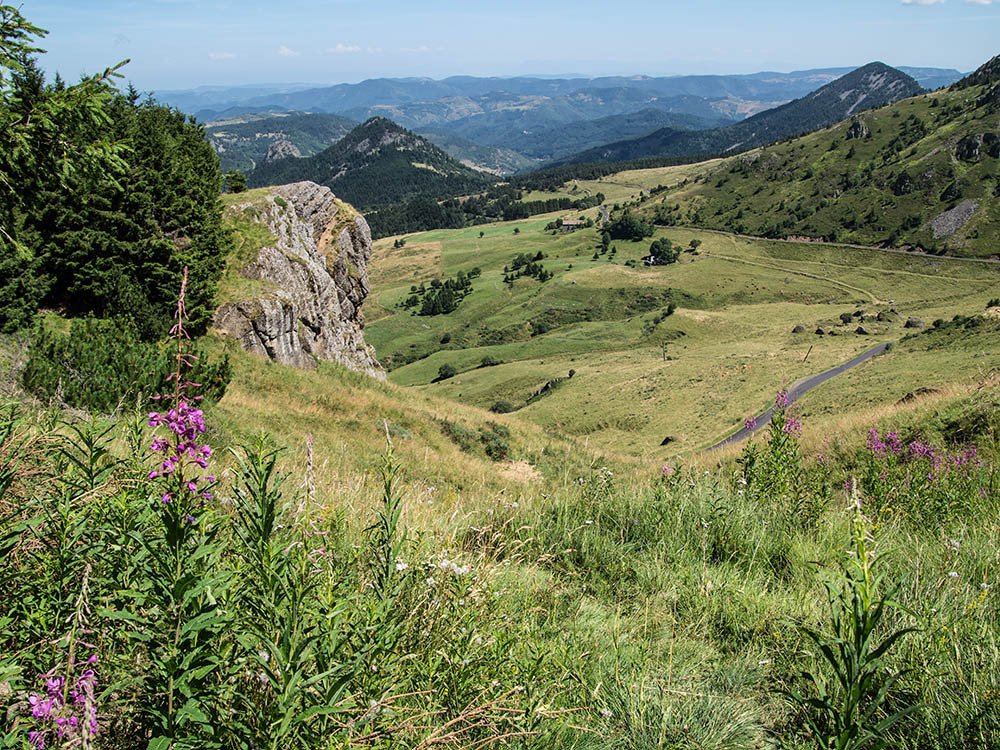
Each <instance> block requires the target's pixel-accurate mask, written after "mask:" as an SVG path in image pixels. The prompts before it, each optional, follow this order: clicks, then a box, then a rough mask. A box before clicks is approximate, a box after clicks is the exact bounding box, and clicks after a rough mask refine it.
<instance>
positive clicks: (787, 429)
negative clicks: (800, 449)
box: [781, 417, 802, 437]
mask: <svg viewBox="0 0 1000 750" xmlns="http://www.w3.org/2000/svg"><path fill="white" fill-rule="evenodd" d="M781 431H782V432H784V433H785V434H786V435H793V436H794V437H802V423H801V422H800V421H799V420H798V419H796V418H795V417H791V418H790V419H789V420H788V421H787V422H785V424H784V426H782V428H781Z"/></svg>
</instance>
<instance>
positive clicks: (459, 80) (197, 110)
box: [156, 66, 962, 120]
mask: <svg viewBox="0 0 1000 750" xmlns="http://www.w3.org/2000/svg"><path fill="white" fill-rule="evenodd" d="M853 69H854V68H853V67H839V68H822V69H813V70H800V71H791V72H787V73H782V72H774V71H762V72H758V73H749V74H738V75H681V76H658V77H657V76H645V75H636V76H602V77H595V78H585V77H578V78H537V77H532V76H515V77H476V76H452V77H449V78H445V79H442V80H433V79H430V78H375V79H368V80H365V81H361V82H359V83H343V84H337V85H334V86H321V85H317V84H311V85H310V84H302V83H291V84H271V85H268V84H251V85H246V86H231V87H225V86H201V87H198V88H195V89H186V90H164V91H159V92H156V95H157V97H158V98H159V99H160V100H161V101H163V102H165V103H167V104H170V105H172V106H175V107H177V108H178V109H181V110H183V111H185V112H190V113H193V114H196V115H197V116H198V118H199V119H201V120H211V119H217V117H218V115H219V114H220V113H221V112H222V111H224V110H227V109H229V110H232V109H233V108H241V109H242V110H243V111H254V110H257V111H262V110H266V109H268V108H276V109H278V110H282V111H287V110H292V109H297V110H304V111H326V112H335V113H343V112H345V111H347V110H350V109H354V108H367V107H373V106H376V105H398V104H403V103H408V102H430V101H435V100H437V99H441V98H444V97H455V96H458V97H478V96H485V95H488V94H492V93H494V92H508V93H510V94H514V95H525V96H546V97H558V96H565V95H569V94H572V93H575V92H577V91H580V90H583V89H594V88H634V89H640V90H654V91H656V92H657V93H659V94H660V95H661V96H683V95H694V96H698V97H703V98H727V97H734V98H740V99H757V100H762V101H787V100H791V99H796V98H799V97H801V96H804V95H805V94H807V93H809V92H810V91H813V90H815V89H816V88H819V87H820V86H822V85H824V84H825V83H829V82H830V81H832V80H834V79H836V78H838V77H840V76H842V75H844V74H846V73H848V72H850V71H851V70H853ZM897 69H898V70H902V71H903V72H904V73H907V74H909V75H912V76H913V77H914V78H915V79H916V80H917V82H918V83H920V84H921V85H922V86H924V87H925V88H936V87H939V86H942V85H947V84H948V83H951V82H953V81H956V80H958V79H959V78H961V76H962V74H961V73H960V72H959V71H957V70H951V69H944V68H927V67H908V66H897Z"/></svg>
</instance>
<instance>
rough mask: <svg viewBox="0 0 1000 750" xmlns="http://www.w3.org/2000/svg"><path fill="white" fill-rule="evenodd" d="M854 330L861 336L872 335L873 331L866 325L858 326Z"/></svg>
mask: <svg viewBox="0 0 1000 750" xmlns="http://www.w3.org/2000/svg"><path fill="white" fill-rule="evenodd" d="M854 332H855V333H856V334H858V335H859V336H871V332H870V331H869V330H868V329H867V328H865V327H864V326H858V327H857V328H855V329H854Z"/></svg>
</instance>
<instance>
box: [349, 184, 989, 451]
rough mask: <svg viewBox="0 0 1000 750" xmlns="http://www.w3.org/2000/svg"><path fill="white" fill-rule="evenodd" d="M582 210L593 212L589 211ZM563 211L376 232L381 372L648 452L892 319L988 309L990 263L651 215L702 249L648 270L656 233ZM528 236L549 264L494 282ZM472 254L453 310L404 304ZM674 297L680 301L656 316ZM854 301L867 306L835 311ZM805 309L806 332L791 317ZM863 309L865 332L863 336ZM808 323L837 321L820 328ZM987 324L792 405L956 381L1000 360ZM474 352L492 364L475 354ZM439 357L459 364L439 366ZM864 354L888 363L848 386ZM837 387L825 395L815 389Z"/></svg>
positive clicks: (523, 249)
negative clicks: (469, 278) (562, 222)
mask: <svg viewBox="0 0 1000 750" xmlns="http://www.w3.org/2000/svg"><path fill="white" fill-rule="evenodd" d="M672 170H677V171H679V172H680V173H681V174H682V175H684V176H687V175H688V174H690V173H691V172H692V170H693V167H692V166H684V167H672V168H664V169H657V170H647V171H649V172H651V173H652V174H650V175H643V173H642V171H636V172H630V173H623V175H614V176H612V177H611V178H608V179H609V180H611V179H614V180H615V181H626V180H627V181H629V182H631V181H632V180H635V181H636V182H635V183H633V184H636V185H638V184H640V181H641V182H643V183H644V184H646V185H649V184H654V185H655V184H664V183H666V182H669V181H670V180H671V179H672ZM674 179H676V176H675V177H674ZM609 202H610V199H609ZM574 215H575V214H572V213H566V214H562V216H564V217H565V218H570V217H571V216H574ZM584 215H586V216H589V217H591V218H595V219H596V217H597V215H598V211H597V209H591V210H589V211H587V212H585V214H584ZM557 216H559V215H557V214H551V215H546V216H542V217H535V218H533V219H531V220H528V221H520V222H507V223H501V224H494V225H489V226H486V227H474V228H469V229H462V230H440V231H434V232H424V233H419V234H415V235H410V236H407V237H406V238H405V244H404V245H403V246H402V247H395V246H394V245H395V244H396V242H395V239H388V240H382V241H380V242H378V243H376V252H375V258H374V260H373V263H372V285H373V292H372V296H371V300H370V302H369V305H368V307H367V308H366V311H367V313H366V314H367V316H368V320H369V324H368V327H367V328H366V337H367V340H368V341H369V342H370V343H371V344H372V345H373V346H374V348H375V350H376V353H377V354H378V356H379V357H380V358H381V359H382V360H383V361H384V362H385V363H386V364H387V365H388V366H389V367H390V368H391V370H390V375H389V377H390V380H391V381H392V382H394V383H398V384H400V385H406V386H416V387H420V388H423V389H426V390H428V391H430V392H433V393H436V394H439V395H442V396H445V397H447V398H449V399H452V400H455V401H459V402H462V403H468V404H471V405H475V406H479V407H482V408H489V407H490V406H492V405H493V404H494V403H496V402H497V401H507V402H509V403H511V404H513V405H514V406H515V407H518V411H517V414H518V416H519V417H521V418H523V419H525V420H527V421H530V422H533V423H535V424H537V425H539V426H542V427H544V428H547V429H551V430H553V431H555V432H556V433H558V434H564V435H571V436H574V437H577V438H581V439H585V440H586V441H587V442H588V443H590V444H593V445H595V446H600V447H601V448H602V449H605V450H613V451H616V452H621V453H626V454H629V455H633V456H636V457H641V458H643V459H646V460H649V461H657V460H660V459H661V458H665V457H668V456H671V455H678V454H685V453H687V454H690V453H691V452H693V451H697V450H699V449H701V448H703V447H705V446H707V445H711V444H712V443H714V442H716V441H717V440H718V439H721V438H722V437H724V436H725V435H726V434H728V433H729V432H731V431H733V430H734V429H736V428H737V427H738V426H739V425H740V424H741V423H742V420H743V417H744V416H745V415H746V414H748V413H750V412H752V411H755V410H758V409H760V408H762V407H763V406H764V405H765V404H766V403H767V401H768V399H769V396H770V395H771V394H772V393H773V392H774V391H775V390H776V389H777V388H779V387H781V386H783V385H788V384H790V383H792V382H794V381H796V380H798V379H800V378H803V377H806V376H809V375H812V374H815V373H818V372H821V371H823V370H825V369H827V368H829V367H832V366H835V365H837V364H840V363H841V362H845V361H847V360H849V359H851V358H853V357H854V356H856V355H857V354H859V353H861V352H862V351H865V350H867V349H868V348H870V347H872V346H874V345H875V344H876V343H880V342H893V343H895V342H899V341H901V340H902V339H903V338H904V337H905V336H907V335H909V334H911V333H914V332H917V331H919V330H920V329H905V328H904V327H903V326H904V324H905V322H906V320H907V319H908V318H910V317H917V318H920V319H921V320H922V321H923V323H924V325H925V326H926V327H928V328H929V327H930V326H931V324H932V322H933V321H934V320H937V319H939V318H940V319H945V320H951V319H952V318H953V317H954V316H955V315H975V314H978V313H982V312H983V311H984V310H985V308H986V304H987V302H988V301H989V300H990V299H992V298H994V297H995V296H996V295H997V290H998V289H1000V267H998V266H996V265H993V264H984V263H975V262H968V261H962V260H957V259H949V258H943V257H926V256H920V255H912V254H901V253H894V252H883V251H878V250H864V249H859V248H850V247H846V246H838V245H824V244H819V243H791V242H783V241H776V240H758V239H750V238H741V237H736V236H731V235H726V234H720V233H715V232H708V231H700V230H694V229H680V228H658V229H657V230H656V234H655V238H661V237H665V238H668V239H670V240H671V242H673V243H674V244H675V245H682V246H685V247H688V246H689V245H690V243H691V242H692V240H695V241H698V242H700V245H699V246H698V251H697V253H690V252H686V253H682V254H681V257H680V260H679V262H677V263H676V264H672V265H668V266H660V267H652V268H649V267H644V266H643V265H642V264H641V262H640V258H641V257H642V256H644V255H645V254H646V253H647V248H648V246H649V243H650V240H644V241H642V242H629V241H614V242H612V245H613V248H614V249H615V251H616V252H614V254H613V255H612V253H611V252H608V253H607V254H600V252H599V249H600V242H599V235H598V230H597V228H596V226H595V228H593V229H579V230H576V231H574V232H568V233H562V232H555V233H554V232H552V231H546V230H545V226H546V225H547V224H549V223H550V222H551V221H553V220H554V219H555V218H557ZM515 229H516V230H517V233H515ZM480 233H482V236H480ZM538 252H541V253H543V254H544V256H545V258H544V260H543V261H541V262H542V265H543V266H544V267H545V268H546V269H547V270H550V271H552V272H553V273H554V277H553V278H552V279H550V280H549V281H546V282H544V283H539V282H538V281H536V280H535V279H533V278H520V279H517V280H516V281H515V282H514V283H513V284H512V285H508V284H505V283H504V281H503V279H504V275H505V272H504V267H505V266H507V265H508V264H510V263H511V261H512V259H513V258H514V257H515V256H516V255H518V254H520V253H526V254H529V255H532V256H533V255H535V254H536V253H538ZM595 252H597V253H598V257H597V258H596V259H595V258H594V257H593V256H594V254H595ZM474 267H479V268H481V269H482V275H481V276H480V277H479V278H477V279H475V281H474V282H473V291H472V293H471V294H469V295H468V296H467V297H466V298H465V299H464V301H463V302H462V303H461V304H460V305H459V307H458V309H457V310H455V311H454V312H452V313H450V314H447V315H430V316H424V315H417V314H413V313H412V312H411V311H410V310H407V309H404V308H401V307H400V303H401V302H403V301H404V300H405V299H406V297H408V296H409V295H410V294H411V286H413V285H414V284H420V283H421V282H424V283H429V282H430V281H431V280H432V279H434V278H440V279H442V280H443V279H445V278H448V277H451V276H454V275H455V274H457V273H458V272H460V271H464V272H466V273H467V272H468V271H470V270H471V269H472V268H474ZM670 304H673V305H675V306H676V309H675V311H674V313H673V314H672V315H670V316H668V317H664V313H665V312H666V309H667V307H668V305H670ZM859 310H862V311H864V315H865V318H864V321H863V322H862V321H861V319H859V318H852V319H851V322H850V323H848V324H844V323H843V322H842V321H841V319H840V316H841V315H842V314H844V313H848V314H852V315H853V314H854V313H855V312H857V311H859ZM879 313H882V318H883V320H877V319H876V318H877V316H878V315H879ZM798 325H801V326H804V328H805V331H804V332H802V333H793V332H792V330H793V329H794V328H795V327H796V326H798ZM859 325H861V326H863V327H864V328H865V329H866V330H867V331H868V334H866V335H859V334H857V333H856V330H857V328H858V326H859ZM819 327H822V328H824V329H825V330H827V331H828V332H830V333H831V334H833V335H822V336H820V335H816V334H815V330H816V329H817V328H819ZM987 327H988V328H990V326H987ZM980 338H981V339H982V340H981V342H980V345H979V347H978V348H977V347H976V345H972V344H969V345H964V344H963V345H962V346H958V347H954V348H949V347H942V346H940V345H938V344H937V342H936V340H934V339H933V337H931V336H927V337H925V338H921V337H917V338H915V339H913V340H912V341H911V342H910V343H907V344H906V345H905V346H896V347H894V348H893V349H892V350H891V351H890V352H888V353H887V354H885V355H882V356H880V357H878V358H876V360H873V361H871V362H869V363H866V364H865V365H863V366H861V367H860V368H859V369H858V370H857V371H856V372H853V373H852V374H851V378H852V380H851V381H850V382H851V383H852V387H851V388H849V389H848V388H845V387H843V386H839V385H837V384H836V383H835V382H832V383H828V384H825V385H824V386H822V387H821V388H820V389H817V390H816V391H814V392H812V393H809V394H807V395H806V396H805V398H804V399H803V402H802V408H803V409H806V410H808V411H815V412H816V413H820V414H822V413H832V412H834V411H836V409H840V410H842V411H844V410H846V411H851V410H853V409H856V408H865V407H866V406H868V405H870V404H871V403H873V402H874V403H880V402H884V401H890V402H891V401H894V400H896V399H899V398H901V397H903V396H904V395H905V394H906V393H908V392H909V391H912V390H914V389H916V388H921V387H923V388H931V387H938V386H941V385H943V384H946V383H951V382H965V381H966V380H967V378H968V376H969V375H971V374H972V373H973V372H974V371H976V370H977V369H980V370H981V369H988V368H990V367H994V366H996V365H997V364H998V363H1000V362H998V358H1000V351H998V350H997V347H996V346H994V345H993V344H991V343H990V338H989V336H988V335H986V334H985V333H981V336H980ZM442 342H444V343H442ZM924 343H926V344H927V345H928V346H927V347H924V346H922V344H924ZM967 343H968V342H967ZM925 349H926V350H925ZM484 358H492V360H494V361H496V360H499V361H500V362H502V364H499V365H494V366H488V367H481V366H480V365H481V363H482V361H483V359H484ZM443 365H450V366H453V367H455V368H456V370H457V371H458V375H457V376H455V377H452V378H448V379H445V380H441V381H437V378H438V372H439V368H440V367H441V366H443ZM570 370H574V371H575V372H574V376H573V377H572V378H568V377H567V376H568V373H569V371H570ZM870 370H872V371H877V372H878V373H887V375H879V376H876V377H873V378H872V379H871V381H870V383H869V385H868V386H865V385H859V384H862V383H864V382H865V381H866V373H867V372H869V371H870ZM560 378H561V379H562V380H559V381H558V385H557V387H555V388H553V389H551V392H550V393H548V394H547V395H545V396H544V397H542V398H539V399H537V400H534V401H533V402H532V403H530V404H528V403H527V402H528V401H529V400H530V399H531V396H532V395H533V394H534V393H536V391H538V390H539V389H540V388H542V387H543V386H544V385H545V384H546V383H548V382H550V381H557V379H560ZM435 381H437V382H435ZM832 388H836V394H837V396H836V398H835V399H831V398H829V397H825V396H824V390H827V389H832ZM666 438H670V440H669V441H667V442H668V444H667V445H665V446H661V445H660V443H661V442H663V441H664V440H665V439H666Z"/></svg>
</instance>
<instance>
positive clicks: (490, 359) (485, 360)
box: [479, 354, 503, 367]
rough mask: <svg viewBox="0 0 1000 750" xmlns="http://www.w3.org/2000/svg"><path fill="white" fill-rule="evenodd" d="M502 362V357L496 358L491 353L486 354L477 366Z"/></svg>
mask: <svg viewBox="0 0 1000 750" xmlns="http://www.w3.org/2000/svg"><path fill="white" fill-rule="evenodd" d="M502 364H503V360H502V359H497V358H496V357H494V356H493V355H492V354H487V355H486V356H485V357H483V358H482V360H481V361H480V362H479V366H480V367H496V366H497V365H502Z"/></svg>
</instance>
